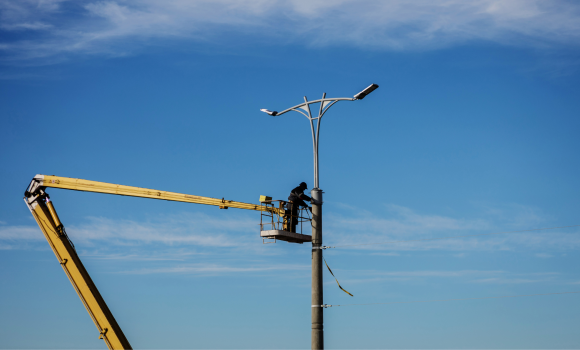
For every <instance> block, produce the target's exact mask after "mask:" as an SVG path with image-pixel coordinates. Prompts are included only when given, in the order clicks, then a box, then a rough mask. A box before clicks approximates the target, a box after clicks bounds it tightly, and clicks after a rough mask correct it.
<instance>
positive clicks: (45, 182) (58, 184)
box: [32, 175, 283, 213]
mask: <svg viewBox="0 0 580 350" xmlns="http://www.w3.org/2000/svg"><path fill="white" fill-rule="evenodd" d="M32 181H33V182H34V181H37V182H38V186H40V187H54V188H63V189H65V190H75V191H85V192H97V193H108V194H116V195H120V196H131V197H143V198H152V199H163V200H167V201H175V202H186V203H197V204H206V205H215V206H218V207H220V208H221V209H227V208H238V209H248V210H258V211H265V210H268V211H271V210H272V208H271V207H269V208H268V207H266V206H262V205H260V204H249V203H242V202H234V201H231V200H226V199H223V198H222V199H218V198H211V197H201V196H194V195H191V194H183V193H176V192H167V191H158V190H151V189H148V188H141V187H133V186H123V185H115V184H110V183H106V182H98V181H90V180H82V179H73V178H70V177H61V176H54V175H36V176H35V177H34V179H33V180H32ZM274 210H277V211H280V209H274ZM282 213H283V211H282Z"/></svg>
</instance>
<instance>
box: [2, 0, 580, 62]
mask: <svg viewBox="0 0 580 350" xmlns="http://www.w3.org/2000/svg"><path fill="white" fill-rule="evenodd" d="M0 19H1V23H2V24H1V25H0V29H2V30H4V31H12V32H16V31H17V32H25V33H28V35H26V36H24V37H22V36H19V37H17V38H16V39H14V40H8V41H7V40H4V41H3V42H2V44H1V45H0V50H3V51H4V52H5V53H8V54H10V55H12V57H13V58H15V57H18V58H19V59H22V58H29V59H34V58H45V59H46V58H48V57H54V56H57V55H67V54H78V53H82V54H107V55H125V54H127V53H131V52H133V51H134V50H138V49H139V48H140V47H143V46H146V45H150V44H152V43H160V42H163V44H164V45H166V44H167V42H168V41H167V40H168V39H178V40H186V41H196V42H207V41H212V42H214V43H215V42H216V41H220V37H221V35H222V34H228V33H229V34H234V35H243V36H247V37H251V38H255V39H256V40H258V41H264V40H265V41H268V42H269V43H272V44H276V45H280V44H284V43H299V44H305V45H313V46H328V45H348V46H358V47H364V48H379V49H389V50H430V49H438V48H442V47H448V46H452V45H458V44H463V43H466V42H471V41H488V42H495V43H500V44H503V45H517V46H533V47H537V48H542V47H554V46H559V45H564V46H574V47H577V46H578V43H580V40H579V39H580V4H578V3H577V2H573V1H566V0H553V1H543V0H511V1H501V0H475V1H462V0H431V1H429V0H406V1H403V0H393V1H381V0H366V1H355V0H340V1H322V0H311V1H302V0H293V1H281V0H270V1H267V0H197V1H187V0H166V1H154V0H124V1H113V0H110V1H94V0H85V1H74V2H73V1H63V0H36V1H33V0H1V1H0ZM156 39H162V40H161V41H156Z"/></svg>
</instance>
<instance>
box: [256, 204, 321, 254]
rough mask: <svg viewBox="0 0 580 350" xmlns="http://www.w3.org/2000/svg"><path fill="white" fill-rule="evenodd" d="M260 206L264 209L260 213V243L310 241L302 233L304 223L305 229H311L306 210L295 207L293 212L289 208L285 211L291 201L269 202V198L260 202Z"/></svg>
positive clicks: (310, 239) (308, 236)
mask: <svg viewBox="0 0 580 350" xmlns="http://www.w3.org/2000/svg"><path fill="white" fill-rule="evenodd" d="M260 204H261V205H262V206H263V207H264V208H263V209H262V210H261V211H260V213H261V215H260V236H261V237H262V243H264V244H269V243H276V241H278V240H280V241H285V242H290V243H300V244H302V243H304V242H311V241H312V237H311V236H310V235H305V234H303V233H302V232H303V229H304V223H306V222H308V225H306V227H307V229H308V228H310V227H311V225H310V222H311V221H312V218H311V217H310V210H309V209H308V208H303V207H299V206H295V207H294V210H292V209H291V207H289V208H286V209H285V206H286V205H287V204H289V205H292V202H291V201H282V200H271V199H269V198H267V199H266V200H265V201H261V202H260ZM267 240H269V241H267Z"/></svg>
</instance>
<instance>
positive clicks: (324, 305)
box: [312, 304, 340, 309]
mask: <svg viewBox="0 0 580 350" xmlns="http://www.w3.org/2000/svg"><path fill="white" fill-rule="evenodd" d="M333 306H340V305H328V304H323V305H312V307H323V308H325V309H326V308H329V307H333Z"/></svg>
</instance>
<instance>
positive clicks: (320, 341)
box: [260, 84, 379, 350]
mask: <svg viewBox="0 0 580 350" xmlns="http://www.w3.org/2000/svg"><path fill="white" fill-rule="evenodd" d="M378 87H379V86H378V85H377V84H371V85H369V86H368V87H367V88H366V89H364V90H363V91H361V92H359V93H358V94H356V95H354V96H353V97H339V98H326V92H325V93H323V94H322V98H321V99H320V100H314V101H308V99H307V98H306V96H304V103H301V104H299V105H296V106H294V107H291V108H288V109H285V110H283V111H282V112H276V111H270V110H268V109H260V111H262V112H264V113H267V114H269V115H271V116H273V117H274V116H279V115H282V114H284V113H286V112H290V111H294V112H298V113H300V114H302V115H304V116H305V117H306V118H308V120H309V121H310V130H311V132H312V147H313V151H314V188H313V189H312V191H311V194H312V340H311V347H312V350H321V349H324V331H323V313H322V311H323V310H324V303H323V301H322V190H321V189H320V188H319V187H318V141H319V136H320V121H321V120H322V116H324V114H325V113H326V112H327V111H328V109H329V108H330V107H332V106H333V105H334V104H335V103H337V102H338V101H356V100H362V99H363V98H365V97H366V96H367V95H368V94H370V93H371V92H373V91H374V90H376V89H377V88H378ZM314 103H320V109H319V110H318V116H317V117H313V116H312V113H311V111H310V105H311V104H314ZM314 120H316V128H315V127H314Z"/></svg>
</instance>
